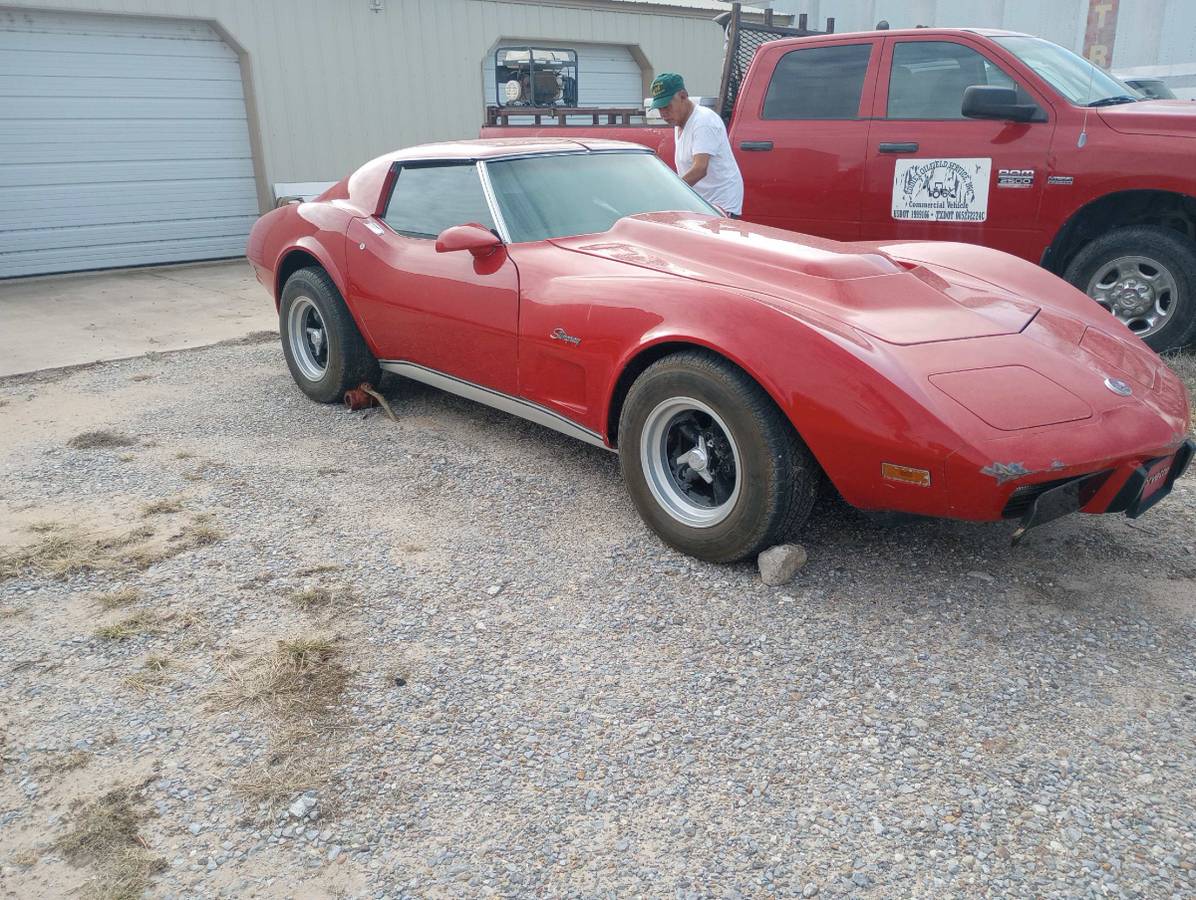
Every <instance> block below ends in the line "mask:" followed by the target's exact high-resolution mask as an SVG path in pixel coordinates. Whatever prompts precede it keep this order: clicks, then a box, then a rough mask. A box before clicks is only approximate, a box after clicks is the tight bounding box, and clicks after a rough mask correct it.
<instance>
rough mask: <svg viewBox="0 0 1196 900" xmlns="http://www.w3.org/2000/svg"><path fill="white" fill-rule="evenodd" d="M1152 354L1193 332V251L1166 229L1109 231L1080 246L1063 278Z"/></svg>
mask: <svg viewBox="0 0 1196 900" xmlns="http://www.w3.org/2000/svg"><path fill="white" fill-rule="evenodd" d="M1063 277H1064V278H1066V279H1067V280H1068V281H1070V282H1071V283H1072V284H1074V285H1075V286H1076V287H1078V288H1079V289H1080V290H1082V291H1084V292H1085V293H1086V294H1087V295H1088V296H1089V297H1091V298H1092V299H1093V300H1095V301H1096V302H1097V303H1099V304H1100V305H1101V306H1103V307H1104V308H1105V309H1106V310H1108V311H1109V312H1110V313H1112V314H1113V315H1114V316H1116V317H1117V318H1118V319H1120V320H1121V321H1122V322H1123V323H1124V324H1125V325H1126V327H1127V328H1129V329H1130V331H1132V332H1134V333H1135V334H1136V335H1138V337H1140V338H1142V340H1144V341H1145V342H1146V343H1147V345H1149V346H1150V347H1151V349H1153V350H1156V351H1160V352H1161V351H1163V350H1172V349H1175V348H1178V347H1182V346H1184V345H1185V344H1187V342H1188V341H1190V340H1191V339H1192V337H1193V331H1194V330H1196V296H1193V292H1194V291H1196V245H1193V243H1192V242H1191V241H1188V240H1185V239H1184V237H1183V236H1182V235H1180V234H1178V233H1176V232H1175V231H1172V230H1171V229H1168V228H1161V227H1159V226H1156V225H1132V226H1128V227H1125V228H1115V229H1114V230H1112V231H1110V232H1108V233H1107V234H1103V235H1101V236H1100V237H1098V238H1096V239H1095V240H1094V241H1092V242H1090V243H1089V244H1087V245H1085V246H1084V247H1083V248H1082V249H1081V250H1080V252H1079V253H1077V254H1076V257H1075V259H1073V260H1072V261H1071V264H1070V265H1069V266H1068V267H1067V271H1066V272H1064V275H1063Z"/></svg>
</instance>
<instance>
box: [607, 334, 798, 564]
mask: <svg viewBox="0 0 1196 900" xmlns="http://www.w3.org/2000/svg"><path fill="white" fill-rule="evenodd" d="M619 453H620V462H621V465H622V469H623V479H624V481H625V482H626V483H627V490H628V492H629V493H630V494H631V498H632V500H633V501H634V502H635V505H636V507H637V509H638V510H639V513H640V515H641V517H643V519H644V521H645V522H646V523H647V524H648V526H649V527H650V528H652V530H653V531H655V532H656V533H657V534H658V535H660V536H661V537H662V538H663V539H664V540H665V541H666V542H667V543H669V544H671V545H672V546H674V547H676V548H677V549H678V550H681V551H682V552H684V553H688V554H689V555H691V556H696V557H698V558H699V559H705V560H709V561H710V562H732V561H734V560H739V559H743V558H745V557H747V556H750V555H752V554H754V553H758V552H760V551H761V550H764V549H766V548H767V547H770V546H772V545H773V544H777V543H780V542H781V541H783V540H784V539H785V537H786V536H787V535H788V534H789V533H790V532H791V531H793V530H794V529H795V528H796V527H797V526H798V525H799V524H801V522H803V521H804V520H805V519H806V517H807V516H808V515H809V512H810V508H811V507H812V506H813V504H814V499H815V497H816V495H817V490H818V483H819V473H818V467H817V464H816V463H815V462H814V459H813V457H812V456H811V455H810V452H809V450H807V449H806V447H805V445H804V444H803V443H802V442H801V440H800V438H798V436H797V434H796V433H795V432H794V430H793V428H792V426H791V425H790V424H789V422H788V421H787V420H786V419H785V417H784V416H782V415H781V413H780V411H779V410H778V409H777V408H776V406H775V404H773V402H772V400H771V398H770V397H769V396H768V395H767V394H765V393H764V391H763V390H762V389H761V388H760V386H759V385H757V384H756V383H755V382H754V381H753V380H752V379H751V378H749V377H748V376H747V375H746V374H744V373H743V372H742V371H741V370H739V369H738V368H736V367H735V366H733V365H731V364H730V363H728V362H726V361H725V360H722V359H720V358H718V357H716V356H714V355H712V354H708V353H703V352H698V351H694V352H684V353H677V354H674V355H672V356H668V357H665V358H664V359H662V360H660V361H659V362H657V363H654V364H653V365H652V366H649V367H648V369H646V370H645V371H644V372H643V374H641V375H640V377H639V378H638V379H636V381H635V383H634V384H633V385H632V386H631V390H630V391H629V392H628V395H627V400H626V402H625V403H624V405H623V413H622V417H621V418H620V421H619Z"/></svg>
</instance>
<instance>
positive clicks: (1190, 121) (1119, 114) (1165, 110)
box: [1097, 100, 1196, 137]
mask: <svg viewBox="0 0 1196 900" xmlns="http://www.w3.org/2000/svg"><path fill="white" fill-rule="evenodd" d="M1097 112H1098V114H1099V115H1100V117H1101V120H1102V121H1103V122H1104V123H1105V124H1106V125H1108V126H1109V127H1110V128H1112V129H1113V130H1114V131H1118V132H1121V133H1122V134H1158V135H1169V136H1171V137H1196V103H1193V102H1192V101H1191V100H1139V101H1138V102H1137V103H1119V104H1118V105H1116V106H1102V107H1098V108H1097Z"/></svg>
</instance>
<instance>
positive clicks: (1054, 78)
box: [993, 36, 1142, 106]
mask: <svg viewBox="0 0 1196 900" xmlns="http://www.w3.org/2000/svg"><path fill="white" fill-rule="evenodd" d="M993 40H995V41H996V42H997V43H998V44H1000V45H1001V46H1002V47H1004V48H1005V49H1006V50H1008V51H1009V52H1010V53H1012V54H1013V55H1014V56H1016V57H1017V58H1018V59H1020V60H1021V61H1022V62H1024V63H1025V64H1026V65H1027V66H1029V67H1030V68H1031V69H1033V70H1034V71H1035V72H1037V73H1038V75H1039V76H1040V77H1041V78H1043V79H1044V80H1045V81H1047V82H1048V83H1049V84H1050V85H1051V86H1052V87H1053V88H1054V89H1055V90H1057V91H1058V92H1059V93H1060V94H1062V95H1063V96H1064V97H1066V98H1067V99H1068V100H1070V101H1071V102H1072V103H1074V104H1075V105H1076V106H1110V105H1112V104H1115V103H1134V102H1135V101H1137V100H1141V99H1142V96H1141V95H1140V94H1139V93H1138V92H1137V91H1135V90H1134V89H1133V88H1132V87H1130V86H1129V85H1128V84H1126V83H1125V82H1123V81H1121V80H1119V79H1117V78H1114V77H1113V76H1112V75H1110V74H1109V73H1108V72H1106V71H1105V70H1104V69H1101V68H1099V67H1098V66H1094V65H1093V64H1092V63H1090V62H1088V60H1086V59H1084V58H1083V57H1082V56H1077V55H1076V54H1074V53H1072V52H1071V51H1070V50H1066V49H1064V48H1063V47H1060V46H1059V45H1058V44H1052V43H1051V42H1050V41H1046V40H1043V39H1042V38H1036V37H1026V36H1012V37H998V38H993Z"/></svg>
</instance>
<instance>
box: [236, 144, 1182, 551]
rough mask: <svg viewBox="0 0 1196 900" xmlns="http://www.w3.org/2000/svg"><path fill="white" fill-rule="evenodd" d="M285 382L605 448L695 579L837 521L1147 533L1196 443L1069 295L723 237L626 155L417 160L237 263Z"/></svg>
mask: <svg viewBox="0 0 1196 900" xmlns="http://www.w3.org/2000/svg"><path fill="white" fill-rule="evenodd" d="M248 256H249V259H250V261H251V263H252V264H253V267H254V269H255V270H256V272H257V277H258V279H259V280H260V281H261V283H262V284H263V285H265V286H266V287H267V288H268V289H269V290H270V291H271V293H272V294H273V295H274V297H275V301H276V303H277V305H278V310H279V321H280V325H281V332H282V345H283V350H284V352H285V355H286V359H287V364H288V365H289V367H290V369H291V373H292V375H293V376H294V378H295V381H296V382H297V383H298V385H299V387H300V388H301V389H302V390H303V391H304V392H305V393H306V394H307V395H308V396H309V397H311V398H312V399H313V400H317V401H320V402H325V403H327V402H334V401H337V400H339V399H340V398H341V396H342V395H343V393H344V392H345V391H346V390H347V389H349V388H352V387H355V386H356V385H357V384H358V383H359V382H361V381H376V380H377V379H378V378H379V377H380V375H381V371H380V370H386V371H389V372H395V373H398V374H399V375H403V376H405V377H408V378H413V379H416V380H418V381H422V382H426V383H428V384H431V385H434V386H435V387H438V388H441V389H443V390H446V391H451V392H453V393H456V394H460V395H462V396H465V397H468V398H470V399H473V400H477V401H480V402H482V403H486V404H489V405H491V406H495V407H498V408H500V409H503V410H506V411H508V412H511V413H513V414H515V415H519V416H523V417H525V418H528V419H530V420H532V421H534V422H538V423H540V424H542V425H546V426H548V427H550V428H555V429H557V430H559V431H562V432H564V433H566V434H570V435H573V436H574V437H577V438H580V439H581V440H584V441H588V442H590V443H592V444H596V445H598V446H601V447H607V448H610V449H617V450H618V451H619V452H620V457H621V463H622V470H623V476H624V479H625V480H626V482H627V487H628V490H629V491H630V492H631V495H632V498H633V499H634V501H635V503H636V506H637V507H638V508H639V511H640V513H641V515H642V516H643V518H644V520H645V521H646V522H647V523H648V525H649V526H651V527H652V528H653V529H654V530H655V531H656V532H657V533H658V534H660V536H661V537H663V538H664V539H665V540H666V541H668V542H669V543H670V544H672V545H674V546H676V547H678V548H679V549H681V550H683V551H685V552H686V553H690V554H692V555H694V556H698V557H701V558H703V559H708V560H713V561H728V560H735V559H740V558H743V557H745V556H748V555H749V554H752V553H755V552H757V551H759V550H761V549H763V548H764V547H766V546H768V545H770V544H773V543H777V542H779V541H781V540H783V539H784V537H785V536H786V534H787V533H788V532H790V531H791V530H792V529H794V528H795V527H796V526H798V525H799V524H800V523H801V522H802V521H803V520H804V519H805V518H806V516H807V515H808V514H809V511H810V508H811V506H812V504H813V502H814V498H815V495H816V493H817V489H818V486H819V483H820V481H821V479H822V477H823V476H824V475H825V476H826V477H827V478H829V479H830V481H831V482H832V483H833V484H834V486H835V488H837V489H838V491H839V493H840V494H842V496H843V497H844V498H845V499H846V500H847V501H848V502H849V503H851V504H854V505H855V506H857V507H861V508H864V509H873V510H897V511H905V512H910V513H919V514H924V515H931V516H946V517H952V518H958V519H971V520H998V519H1021V520H1022V529H1021V530H1019V532H1018V534H1019V535H1020V534H1021V533H1022V531H1024V529H1025V528H1029V527H1031V526H1033V525H1038V524H1041V523H1042V522H1045V521H1049V520H1051V519H1053V518H1056V517H1058V516H1060V515H1063V514H1064V513H1067V512H1072V511H1077V510H1082V511H1084V512H1090V513H1105V512H1109V513H1125V514H1127V515H1129V516H1137V515H1140V514H1141V513H1142V512H1144V511H1145V510H1146V509H1148V508H1149V507H1151V506H1152V505H1154V504H1155V503H1156V502H1158V501H1159V500H1160V499H1162V498H1163V497H1164V496H1165V495H1166V494H1167V493H1168V492H1169V491H1170V490H1171V486H1172V484H1173V483H1174V481H1175V480H1176V479H1177V478H1178V477H1179V476H1180V475H1181V474H1182V473H1183V471H1184V469H1185V467H1186V466H1187V464H1188V462H1189V461H1190V460H1191V457H1192V455H1193V449H1194V447H1196V445H1194V443H1193V442H1192V441H1191V440H1190V439H1185V435H1186V433H1187V431H1188V424H1189V415H1190V411H1189V408H1188V400H1187V395H1186V393H1185V391H1184V388H1183V386H1182V385H1181V383H1180V381H1179V380H1178V379H1177V378H1176V376H1175V375H1174V374H1173V373H1172V372H1171V371H1170V370H1169V369H1168V368H1167V366H1166V365H1165V364H1164V363H1163V362H1162V361H1161V360H1160V359H1159V357H1158V356H1156V355H1155V354H1154V353H1153V352H1152V351H1151V350H1149V349H1148V348H1147V347H1146V346H1145V345H1144V344H1143V343H1142V342H1141V341H1140V340H1139V339H1137V338H1136V337H1134V336H1133V335H1132V334H1131V333H1130V332H1129V331H1128V330H1126V329H1125V328H1124V327H1122V326H1120V325H1119V324H1118V323H1117V322H1116V321H1115V320H1113V319H1111V318H1110V317H1109V316H1108V315H1107V314H1106V313H1105V312H1104V311H1103V310H1101V309H1100V308H1099V307H1096V306H1095V305H1093V304H1092V302H1091V301H1090V300H1089V299H1088V298H1087V297H1085V296H1084V295H1083V294H1082V293H1080V292H1079V291H1077V290H1076V289H1075V288H1073V287H1071V286H1070V285H1068V284H1067V283H1065V282H1064V281H1062V280H1060V279H1059V278H1056V277H1055V276H1054V275H1051V274H1049V273H1047V272H1046V271H1044V270H1043V269H1040V268H1039V267H1037V266H1035V265H1032V264H1031V263H1028V262H1023V261H1022V260H1019V259H1017V258H1015V257H1012V256H1008V255H1006V254H1004V253H1000V252H997V251H994V250H988V249H984V248H981V247H975V246H971V245H964V244H947V243H889V244H840V243H836V242H833V241H827V240H820V239H816V238H812V237H806V236H803V235H798V234H793V233H790V232H786V231H781V230H778V229H775V228H769V227H765V226H760V225H749V224H746V223H743V222H740V221H737V220H732V219H728V218H724V217H723V216H721V215H720V214H719V211H718V210H716V209H715V208H713V207H711V206H710V205H708V204H707V203H706V202H705V201H703V200H702V199H701V198H699V197H698V196H697V195H696V194H695V193H693V192H692V191H691V190H690V189H689V188H688V187H687V186H686V185H685V184H684V183H683V182H682V181H681V180H680V179H679V178H677V177H676V176H675V175H674V174H673V173H672V172H670V171H669V170H668V169H667V168H666V167H665V165H664V164H663V163H661V162H660V160H658V159H657V158H656V157H655V156H653V155H652V154H651V153H650V152H648V151H646V150H645V149H644V148H643V147H639V146H637V145H632V144H624V143H618V142H613V141H602V140H590V139H586V140H584V141H583V142H577V141H570V140H560V139H558V140H551V139H528V140H519V139H511V140H488V141H463V142H461V143H448V144H431V145H426V146H422V147H414V148H411V149H409V150H404V151H400V152H398V153H392V154H388V155H386V156H383V157H380V158H379V159H376V160H374V161H373V162H369V163H367V164H366V165H364V166H362V167H361V168H360V169H358V170H357V171H356V172H355V173H354V174H353V175H351V176H350V177H349V178H347V179H345V180H344V181H342V182H340V183H339V184H337V185H336V186H335V187H333V188H331V189H330V190H329V191H327V192H326V193H325V194H323V195H322V196H321V197H319V198H318V199H317V200H315V201H313V202H310V203H300V204H291V205H288V206H284V207H281V208H279V209H276V210H273V211H272V212H270V213H267V214H266V215H265V216H263V217H262V218H261V220H259V221H258V223H257V225H256V226H255V227H254V229H253V232H252V234H251V235H250V239H249V247H248Z"/></svg>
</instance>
